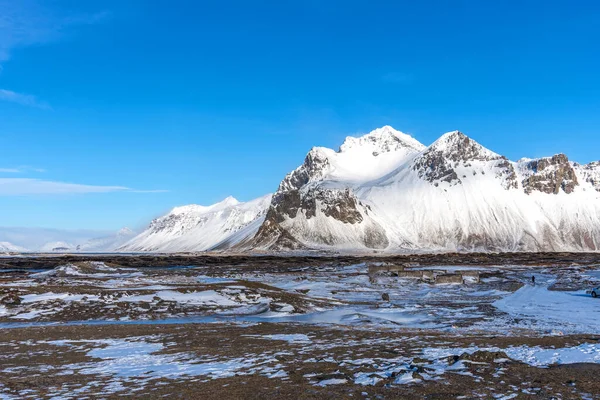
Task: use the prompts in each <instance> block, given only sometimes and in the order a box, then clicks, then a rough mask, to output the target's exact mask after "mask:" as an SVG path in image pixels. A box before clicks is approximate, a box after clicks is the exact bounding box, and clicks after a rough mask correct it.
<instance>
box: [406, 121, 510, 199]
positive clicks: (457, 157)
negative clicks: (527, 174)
mask: <svg viewBox="0 0 600 400" xmlns="http://www.w3.org/2000/svg"><path fill="white" fill-rule="evenodd" d="M476 161H483V162H492V165H491V166H492V167H493V170H494V171H495V174H496V177H497V178H500V179H501V180H502V182H503V186H504V188H505V189H516V188H518V186H519V185H518V182H517V174H516V172H515V169H514V167H513V165H512V163H511V162H510V161H509V160H508V159H507V158H506V157H503V156H500V155H493V154H492V153H490V152H489V151H487V150H486V149H485V148H484V147H482V146H481V145H480V144H479V143H477V142H475V141H474V140H472V139H471V138H469V137H467V136H466V135H464V134H463V133H461V132H454V133H452V134H450V135H448V136H447V137H446V138H445V140H444V141H443V142H442V143H440V144H438V145H435V144H434V145H433V146H431V147H430V148H429V149H428V150H426V151H425V152H424V153H423V154H422V155H421V156H420V157H419V158H418V159H416V160H415V163H414V164H413V170H415V171H417V172H418V174H419V177H420V178H422V179H425V180H426V181H428V182H430V183H432V184H434V185H435V186H438V185H439V183H440V182H448V183H449V184H450V185H451V186H454V185H460V184H462V183H463V181H462V179H467V178H468V175H464V176H460V175H459V174H458V173H457V171H456V168H458V167H463V168H469V167H472V166H473V165H472V163H473V162H476ZM477 173H484V174H485V172H482V171H478V170H477V169H476V168H473V172H472V173H471V175H476V174H477Z"/></svg>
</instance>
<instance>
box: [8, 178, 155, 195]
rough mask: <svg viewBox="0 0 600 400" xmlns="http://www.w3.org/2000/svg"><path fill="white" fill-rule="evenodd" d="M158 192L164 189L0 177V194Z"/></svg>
mask: <svg viewBox="0 0 600 400" xmlns="http://www.w3.org/2000/svg"><path fill="white" fill-rule="evenodd" d="M111 192H130V193H159V192H166V190H136V189H131V188H128V187H125V186H98V185H82V184H78V183H67V182H57V181H49V180H42V179H32V178H0V196H27V195H60V194H87V193H111Z"/></svg>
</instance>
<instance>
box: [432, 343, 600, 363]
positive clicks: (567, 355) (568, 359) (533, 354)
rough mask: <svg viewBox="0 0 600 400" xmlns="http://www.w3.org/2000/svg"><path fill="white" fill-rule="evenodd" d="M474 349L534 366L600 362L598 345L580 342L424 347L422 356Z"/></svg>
mask: <svg viewBox="0 0 600 400" xmlns="http://www.w3.org/2000/svg"><path fill="white" fill-rule="evenodd" d="M476 351H487V352H494V353H496V352H504V353H506V355H507V356H508V357H509V358H510V359H512V360H515V361H521V362H523V363H525V364H528V365H531V366H534V367H547V366H549V365H553V364H577V363H595V364H598V363H600V345H598V344H582V345H579V346H576V347H564V348H557V349H545V348H542V347H538V346H536V347H529V346H514V347H507V348H504V349H502V348H498V347H477V346H472V347H456V348H438V347H435V348H431V347H429V348H424V349H423V357H424V358H426V359H428V360H440V359H444V358H447V357H449V356H460V355H462V354H465V353H466V354H473V353H475V352H476Z"/></svg>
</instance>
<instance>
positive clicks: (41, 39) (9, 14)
mask: <svg viewBox="0 0 600 400" xmlns="http://www.w3.org/2000/svg"><path fill="white" fill-rule="evenodd" d="M45 4H47V3H44V2H40V1H38V0H18V1H15V0H0V10H2V12H1V13H0V62H3V61H6V60H8V59H9V58H10V55H11V52H12V50H13V49H15V48H19V47H26V46H31V45H35V44H41V43H48V42H51V41H55V40H57V39H59V38H60V37H61V36H63V35H65V33H66V31H67V30H68V28H70V27H73V26H77V25H90V24H96V23H98V22H101V21H103V20H104V19H106V18H107V17H108V16H109V13H108V12H106V11H100V12H96V13H83V14H72V13H71V14H68V15H65V13H64V12H63V13H60V12H59V11H57V10H58V9H53V8H49V7H47V6H46V5H45Z"/></svg>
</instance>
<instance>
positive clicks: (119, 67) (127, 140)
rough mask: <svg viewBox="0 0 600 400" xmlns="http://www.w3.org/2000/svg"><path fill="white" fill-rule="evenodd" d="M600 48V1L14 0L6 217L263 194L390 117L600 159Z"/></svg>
mask: <svg viewBox="0 0 600 400" xmlns="http://www.w3.org/2000/svg"><path fill="white" fill-rule="evenodd" d="M598 43H600V4H598V2H596V1H573V2H565V1H501V2H485V1H452V2H449V1H419V2H414V1H352V0H350V1H316V0H306V1H255V2H249V1H227V0H221V1H212V0H204V1H183V0H170V1H163V0H128V1H114V0H105V1H102V2H91V1H89V2H88V1H75V0H70V1H67V0H53V1H34V0H23V1H18V0H16V1H15V0H0V65H1V67H2V68H1V70H0V139H1V141H0V146H1V149H2V153H1V154H2V157H1V158H0V226H23V227H34V226H40V227H53V228H61V229H76V228H90V229H101V230H111V229H118V228H120V227H122V226H126V225H127V226H132V227H134V228H139V227H141V226H142V225H144V224H146V223H147V222H148V221H149V220H150V219H151V218H153V217H155V216H158V215H160V214H162V213H163V212H165V211H167V210H169V209H170V208H172V207H173V206H176V205H182V204H189V203H199V204H210V203H214V202H216V201H219V200H220V199H222V198H224V197H226V196H228V195H233V196H235V197H236V198H238V199H240V200H249V199H252V198H255V197H258V196H260V195H262V194H265V193H268V192H271V191H274V190H275V189H276V188H277V185H278V183H279V181H280V180H281V179H282V178H283V176H284V175H285V174H286V173H287V172H289V171H290V170H291V169H293V168H295V167H296V166H297V165H299V164H300V163H301V162H302V160H303V158H304V156H305V154H306V152H307V151H308V150H309V149H310V148H311V147H312V146H315V145H320V146H327V147H333V148H337V147H338V146H339V145H340V144H341V142H342V141H343V139H344V137H345V136H348V135H357V134H359V133H362V132H368V131H370V130H372V129H374V128H376V127H380V126H383V125H388V124H389V125H392V126H394V127H395V128H396V129H399V130H402V131H404V132H407V133H410V134H412V135H413V136H414V137H416V138H417V139H418V140H420V141H421V142H423V143H425V144H429V143H431V142H433V141H434V140H435V139H436V138H437V137H438V136H440V135H441V134H442V133H444V132H446V131H450V130H455V129H459V130H461V131H463V132H465V133H466V134H468V135H469V136H471V137H473V138H474V139H476V140H478V141H479V142H481V143H482V144H483V145H485V146H486V147H489V148H491V149H492V150H494V151H496V152H499V153H502V154H504V155H506V156H507V157H509V158H511V159H518V158H521V157H525V156H529V157H536V156H544V155H552V154H554V153H557V152H566V153H567V154H568V155H569V156H570V158H571V159H573V160H576V161H579V162H589V161H592V160H597V159H600V150H598V149H599V148H600V135H599V134H598V132H599V129H598V127H599V126H600V78H599V74H598V71H600V53H599V52H598ZM68 184H70V185H68Z"/></svg>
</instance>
